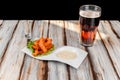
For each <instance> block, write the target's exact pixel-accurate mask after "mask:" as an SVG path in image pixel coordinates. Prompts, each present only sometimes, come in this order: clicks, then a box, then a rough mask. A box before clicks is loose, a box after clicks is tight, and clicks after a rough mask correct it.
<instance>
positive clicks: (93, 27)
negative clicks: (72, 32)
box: [79, 10, 100, 46]
mask: <svg viewBox="0 0 120 80" xmlns="http://www.w3.org/2000/svg"><path fill="white" fill-rule="evenodd" d="M99 19H100V15H99V12H97V11H90V10H86V11H80V19H79V20H80V27H81V28H80V29H81V33H80V35H81V41H82V44H83V45H84V46H92V45H93V42H94V40H95V36H96V31H97V27H98V25H99Z"/></svg>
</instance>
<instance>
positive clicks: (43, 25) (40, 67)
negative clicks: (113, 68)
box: [20, 20, 48, 80]
mask: <svg viewBox="0 0 120 80" xmlns="http://www.w3.org/2000/svg"><path fill="white" fill-rule="evenodd" d="M47 29H48V21H47V20H43V21H42V20H41V21H37V20H36V21H35V22H34V26H33V36H32V37H33V39H35V38H39V37H41V36H43V37H47ZM46 72H47V65H46V61H40V60H37V59H34V58H31V57H29V56H27V55H26V56H25V62H24V64H23V69H22V73H21V77H20V80H46V79H47V74H46Z"/></svg>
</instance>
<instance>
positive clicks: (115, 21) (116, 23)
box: [110, 20, 120, 38]
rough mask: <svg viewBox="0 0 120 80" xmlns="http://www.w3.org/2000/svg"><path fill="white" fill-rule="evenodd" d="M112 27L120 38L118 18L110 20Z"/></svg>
mask: <svg viewBox="0 0 120 80" xmlns="http://www.w3.org/2000/svg"><path fill="white" fill-rule="evenodd" d="M110 23H111V26H112V27H111V28H112V29H113V30H114V31H115V33H116V34H117V36H118V37H119V38H120V22H119V21H118V20H110Z"/></svg>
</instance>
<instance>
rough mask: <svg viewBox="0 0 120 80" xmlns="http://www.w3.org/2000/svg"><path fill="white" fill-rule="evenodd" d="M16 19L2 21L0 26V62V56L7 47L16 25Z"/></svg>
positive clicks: (0, 56)
mask: <svg viewBox="0 0 120 80" xmlns="http://www.w3.org/2000/svg"><path fill="white" fill-rule="evenodd" d="M17 22H18V21H17V20H16V21H15V20H13V21H8V20H6V21H4V23H3V25H1V26H0V63H1V59H2V56H3V55H4V52H5V50H6V48H7V45H8V43H9V41H10V39H11V37H12V36H13V32H14V30H15V27H16V25H17Z"/></svg>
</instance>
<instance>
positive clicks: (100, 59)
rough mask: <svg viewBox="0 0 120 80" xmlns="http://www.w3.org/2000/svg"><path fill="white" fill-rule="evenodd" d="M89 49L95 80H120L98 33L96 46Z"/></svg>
mask: <svg viewBox="0 0 120 80" xmlns="http://www.w3.org/2000/svg"><path fill="white" fill-rule="evenodd" d="M100 27H101V26H99V28H100ZM105 27H106V26H105ZM87 49H88V52H89V55H90V59H91V61H92V66H93V71H94V73H95V75H94V77H95V80H119V79H118V76H117V74H116V72H115V70H114V68H113V65H112V63H111V60H110V59H109V56H108V53H107V51H106V48H105V47H104V44H103V43H102V40H101V38H100V36H99V35H98V33H97V35H96V40H95V43H94V45H93V46H92V47H88V48H87ZM108 76H109V77H108Z"/></svg>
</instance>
